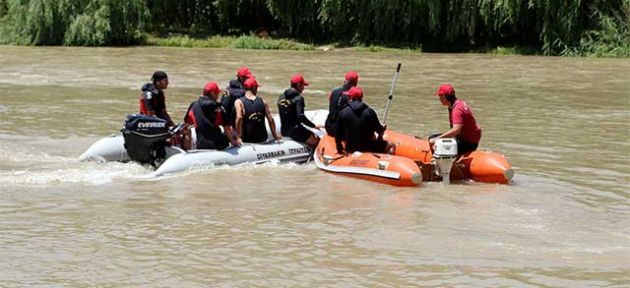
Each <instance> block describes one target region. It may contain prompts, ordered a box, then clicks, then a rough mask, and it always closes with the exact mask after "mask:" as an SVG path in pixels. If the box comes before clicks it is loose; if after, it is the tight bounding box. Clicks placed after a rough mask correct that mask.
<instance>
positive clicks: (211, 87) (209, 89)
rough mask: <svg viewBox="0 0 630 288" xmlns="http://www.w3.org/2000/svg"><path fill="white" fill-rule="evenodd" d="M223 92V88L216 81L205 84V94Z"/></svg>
mask: <svg viewBox="0 0 630 288" xmlns="http://www.w3.org/2000/svg"><path fill="white" fill-rule="evenodd" d="M220 92H221V88H219V85H217V83H216V82H208V83H206V86H203V95H208V94H210V93H216V94H219V93H220Z"/></svg>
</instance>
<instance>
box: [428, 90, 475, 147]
mask: <svg viewBox="0 0 630 288" xmlns="http://www.w3.org/2000/svg"><path fill="white" fill-rule="evenodd" d="M435 95H437V96H438V97H440V102H441V103H442V105H444V106H447V107H448V120H449V122H450V125H451V129H450V130H448V131H446V132H444V133H442V134H440V135H438V136H437V137H429V138H430V139H429V143H430V144H431V146H433V145H434V144H435V140H436V139H439V138H456V139H457V154H458V155H463V154H466V153H468V152H471V151H475V150H477V147H478V146H479V141H480V140H481V128H479V126H477V121H476V120H475V116H473V113H472V110H470V107H468V105H467V104H466V102H464V101H462V100H460V99H457V96H455V88H453V86H452V85H450V84H442V85H441V86H440V87H439V88H438V90H437V92H436V93H435Z"/></svg>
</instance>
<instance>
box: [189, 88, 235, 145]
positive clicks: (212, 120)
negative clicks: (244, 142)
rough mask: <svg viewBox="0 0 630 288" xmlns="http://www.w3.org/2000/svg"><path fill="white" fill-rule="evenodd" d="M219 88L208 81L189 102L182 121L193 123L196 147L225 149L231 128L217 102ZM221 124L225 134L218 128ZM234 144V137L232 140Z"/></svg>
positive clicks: (228, 142)
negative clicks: (199, 95)
mask: <svg viewBox="0 0 630 288" xmlns="http://www.w3.org/2000/svg"><path fill="white" fill-rule="evenodd" d="M220 92H221V89H219V86H218V85H217V83H215V82H209V83H207V84H206V85H205V86H204V87H203V94H202V96H201V97H199V99H198V100H197V101H193V102H192V103H190V106H189V107H188V110H187V112H186V115H185V116H184V122H186V123H188V124H190V125H194V127H195V132H196V134H197V141H196V147H195V148H197V149H219V150H221V149H225V148H226V147H227V146H228V145H229V144H230V141H229V140H228V136H226V135H232V133H231V128H230V127H229V126H227V125H226V123H225V122H224V120H225V119H224V117H223V115H224V113H223V107H222V106H221V104H219V103H218V102H217V99H218V98H219V93H220ZM220 126H223V129H224V131H225V134H224V133H223V132H222V131H221V129H220V128H219V127H220ZM232 143H233V144H236V139H234V141H232Z"/></svg>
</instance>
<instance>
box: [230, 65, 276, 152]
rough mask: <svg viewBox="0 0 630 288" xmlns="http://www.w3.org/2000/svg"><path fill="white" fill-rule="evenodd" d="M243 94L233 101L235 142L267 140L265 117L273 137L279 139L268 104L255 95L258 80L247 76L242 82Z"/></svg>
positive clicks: (260, 141)
mask: <svg viewBox="0 0 630 288" xmlns="http://www.w3.org/2000/svg"><path fill="white" fill-rule="evenodd" d="M243 87H244V88H245V96H243V97H241V98H239V99H237V100H236V102H234V108H235V109H236V121H235V127H236V142H237V143H238V145H241V144H243V142H248V143H262V142H265V141H266V140H267V129H266V128H265V118H267V121H269V128H270V129H271V135H272V136H273V138H274V139H276V140H280V139H281V138H282V137H280V136H279V135H278V134H277V133H276V123H275V121H274V120H273V116H272V115H271V111H270V110H269V105H267V102H265V100H264V99H263V98H261V97H258V96H257V93H258V87H259V85H258V81H256V78H249V79H247V80H245V83H243Z"/></svg>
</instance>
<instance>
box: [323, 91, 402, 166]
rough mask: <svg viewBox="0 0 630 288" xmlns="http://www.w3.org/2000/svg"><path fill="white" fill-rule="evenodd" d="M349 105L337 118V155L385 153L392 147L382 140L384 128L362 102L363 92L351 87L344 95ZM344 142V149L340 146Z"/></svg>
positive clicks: (368, 107)
mask: <svg viewBox="0 0 630 288" xmlns="http://www.w3.org/2000/svg"><path fill="white" fill-rule="evenodd" d="M344 94H345V95H347V96H348V99H349V101H350V102H349V103H348V105H347V106H346V107H345V108H343V109H342V110H341V111H340V112H339V115H338V117H337V123H336V126H337V127H336V128H335V129H336V135H337V136H336V137H335V142H336V144H337V153H339V154H344V152H347V153H353V152H355V151H360V152H375V153H386V152H388V151H389V150H390V149H391V148H392V147H393V145H390V144H389V143H388V142H387V141H385V140H383V133H385V129H387V127H386V126H384V125H383V124H381V122H380V121H379V120H378V116H377V115H376V112H374V110H373V109H372V108H370V106H368V105H367V104H365V103H364V102H363V90H361V88H359V87H352V88H351V89H350V90H348V91H347V92H345V93H344ZM342 141H345V149H344V146H343V144H342Z"/></svg>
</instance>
